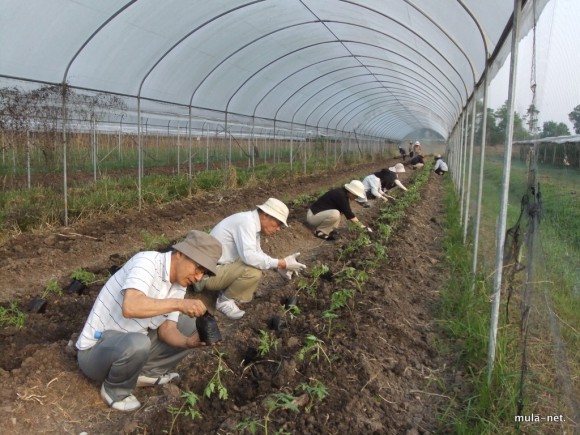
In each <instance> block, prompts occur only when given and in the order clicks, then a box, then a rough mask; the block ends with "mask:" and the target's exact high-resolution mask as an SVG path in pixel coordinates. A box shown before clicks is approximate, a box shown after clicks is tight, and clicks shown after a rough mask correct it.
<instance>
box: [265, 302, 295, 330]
mask: <svg viewBox="0 0 580 435" xmlns="http://www.w3.org/2000/svg"><path fill="white" fill-rule="evenodd" d="M296 308H298V307H296ZM285 327H286V322H284V319H282V318H281V317H280V316H272V318H271V319H270V320H269V321H268V328H270V329H271V330H272V331H278V332H280V331H281V330H282V329H284V328H285Z"/></svg>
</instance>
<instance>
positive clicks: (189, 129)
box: [187, 106, 193, 195]
mask: <svg viewBox="0 0 580 435" xmlns="http://www.w3.org/2000/svg"><path fill="white" fill-rule="evenodd" d="M188 112H189V113H188V118H189V119H188V122H187V134H188V135H189V156H188V158H187V161H188V165H187V171H188V174H187V175H188V177H189V179H191V156H192V152H191V148H192V147H193V137H192V135H191V106H189V111H188ZM189 194H190V195H191V183H189Z"/></svg>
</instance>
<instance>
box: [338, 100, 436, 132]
mask: <svg viewBox="0 0 580 435" xmlns="http://www.w3.org/2000/svg"><path fill="white" fill-rule="evenodd" d="M415 104H417V105H418V106H421V107H425V106H423V105H422V104H418V103H415ZM425 109H427V110H429V108H428V107H425ZM406 111H408V109H406V108H405V107H404V106H401V108H400V109H396V110H392V111H389V112H388V113H389V114H392V113H397V112H401V113H405V112H406ZM347 115H348V114H346V115H344V116H343V117H342V118H341V119H340V120H339V121H338V122H337V123H336V128H337V129H339V125H340V123H341V122H343V120H344V118H345V117H346V116H347ZM355 116H358V113H357V114H355V115H354V116H352V117H351V118H349V119H348V121H346V122H345V123H344V126H343V127H342V129H343V130H344V129H346V125H348V124H349V123H351V122H352V121H353V119H354V118H355ZM400 119H402V120H405V122H406V123H408V124H409V125H413V123H410V122H409V121H407V120H406V119H405V118H403V117H401V118H400ZM419 124H420V123H419ZM359 127H360V125H359Z"/></svg>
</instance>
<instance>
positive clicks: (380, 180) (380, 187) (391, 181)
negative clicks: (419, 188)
mask: <svg viewBox="0 0 580 435" xmlns="http://www.w3.org/2000/svg"><path fill="white" fill-rule="evenodd" d="M402 172H405V166H403V164H402V163H397V164H396V165H395V166H393V167H390V168H389V169H381V170H380V171H378V172H375V173H373V174H370V175H368V176H367V177H365V178H364V180H363V186H364V188H365V194H366V198H365V199H364V200H363V199H357V200H356V201H357V202H359V203H361V204H362V205H363V207H368V204H367V200H368V199H375V198H379V199H382V200H383V201H388V200H389V199H395V198H393V197H392V196H389V195H387V194H386V193H384V192H385V191H386V190H389V189H392V188H393V187H395V186H397V187H399V188H401V189H402V190H405V191H406V190H407V188H406V187H405V186H403V183H401V181H400V180H399V178H398V176H397V173H402Z"/></svg>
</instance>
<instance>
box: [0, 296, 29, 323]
mask: <svg viewBox="0 0 580 435" xmlns="http://www.w3.org/2000/svg"><path fill="white" fill-rule="evenodd" d="M25 322H26V314H25V313H23V312H22V311H20V308H18V305H17V304H16V302H14V301H12V302H10V305H9V306H8V307H0V326H2V327H4V326H15V327H16V328H18V329H22V328H23V327H24V323H25Z"/></svg>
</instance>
